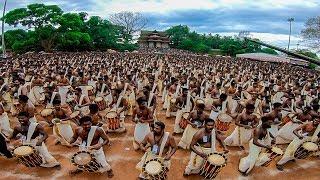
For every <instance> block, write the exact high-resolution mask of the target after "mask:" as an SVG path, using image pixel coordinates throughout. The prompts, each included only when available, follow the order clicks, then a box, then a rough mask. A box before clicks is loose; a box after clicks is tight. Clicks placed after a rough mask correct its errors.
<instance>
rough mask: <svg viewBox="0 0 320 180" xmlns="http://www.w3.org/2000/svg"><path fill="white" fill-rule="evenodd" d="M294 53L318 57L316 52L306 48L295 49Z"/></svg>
mask: <svg viewBox="0 0 320 180" xmlns="http://www.w3.org/2000/svg"><path fill="white" fill-rule="evenodd" d="M296 53H298V54H302V55H305V56H308V57H311V58H313V59H319V58H318V56H317V54H316V53H314V52H311V51H309V50H307V49H299V50H297V51H296Z"/></svg>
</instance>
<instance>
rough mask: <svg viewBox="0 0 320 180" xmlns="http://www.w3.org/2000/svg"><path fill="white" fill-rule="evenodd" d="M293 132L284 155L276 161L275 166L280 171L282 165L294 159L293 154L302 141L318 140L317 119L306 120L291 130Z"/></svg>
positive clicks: (318, 124)
mask: <svg viewBox="0 0 320 180" xmlns="http://www.w3.org/2000/svg"><path fill="white" fill-rule="evenodd" d="M293 133H294V134H295V135H296V137H295V138H294V139H293V141H292V142H291V143H290V144H289V146H288V147H287V149H286V151H285V153H284V155H283V156H282V158H281V159H280V161H279V162H278V163H277V168H278V169H279V170H280V171H282V170H283V166H284V165H285V164H286V163H287V162H288V161H292V160H293V161H294V160H295V157H294V154H295V152H296V151H297V149H298V148H299V146H300V145H301V144H302V143H304V142H306V141H311V142H317V141H319V136H320V123H319V119H315V120H314V121H312V122H308V123H306V124H303V125H301V126H299V127H298V128H296V129H295V130H294V131H293Z"/></svg>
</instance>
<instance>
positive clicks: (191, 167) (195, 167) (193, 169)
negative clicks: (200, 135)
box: [184, 146, 211, 175]
mask: <svg viewBox="0 0 320 180" xmlns="http://www.w3.org/2000/svg"><path fill="white" fill-rule="evenodd" d="M195 148H196V149H197V150H198V151H200V152H203V153H205V154H210V152H211V149H210V148H202V147H199V146H195ZM204 162H205V160H204V159H203V158H202V157H201V156H199V155H197V154H196V153H194V152H193V151H191V155H190V160H189V163H188V165H187V167H186V169H185V170H184V174H187V175H190V174H198V173H199V172H200V170H201V168H202V166H203V163H204Z"/></svg>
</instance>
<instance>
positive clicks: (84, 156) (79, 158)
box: [73, 152, 92, 166]
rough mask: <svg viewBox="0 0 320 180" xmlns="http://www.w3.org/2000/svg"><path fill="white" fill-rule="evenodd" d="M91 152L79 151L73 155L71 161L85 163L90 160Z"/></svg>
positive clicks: (79, 163) (78, 163)
mask: <svg viewBox="0 0 320 180" xmlns="http://www.w3.org/2000/svg"><path fill="white" fill-rule="evenodd" d="M91 160H92V158H91V154H90V153H88V152H80V153H77V154H75V155H74V156H73V161H74V163H76V164H77V165H82V166H83V165H87V164H89V163H90V162H91Z"/></svg>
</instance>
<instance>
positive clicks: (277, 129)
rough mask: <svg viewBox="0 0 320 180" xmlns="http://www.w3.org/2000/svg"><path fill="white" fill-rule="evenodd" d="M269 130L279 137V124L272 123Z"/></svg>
mask: <svg viewBox="0 0 320 180" xmlns="http://www.w3.org/2000/svg"><path fill="white" fill-rule="evenodd" d="M268 131H269V132H270V133H271V134H272V135H273V137H277V135H278V132H279V125H278V124H272V125H271V128H269V129H268Z"/></svg>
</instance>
